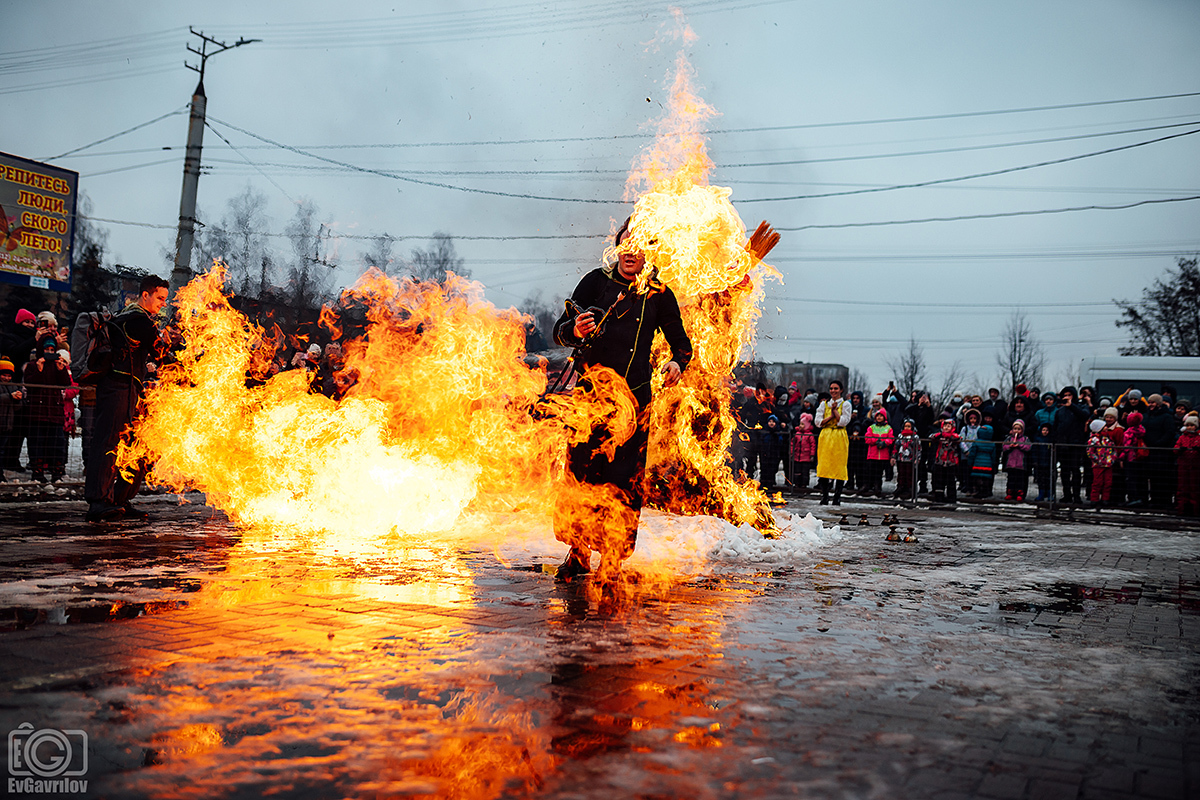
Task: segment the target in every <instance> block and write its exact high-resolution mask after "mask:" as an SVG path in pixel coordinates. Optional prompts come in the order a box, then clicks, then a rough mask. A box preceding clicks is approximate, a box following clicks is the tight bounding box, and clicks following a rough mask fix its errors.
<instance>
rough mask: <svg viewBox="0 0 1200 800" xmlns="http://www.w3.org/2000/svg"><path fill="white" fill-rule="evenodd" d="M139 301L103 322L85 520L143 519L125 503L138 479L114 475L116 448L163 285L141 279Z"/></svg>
mask: <svg viewBox="0 0 1200 800" xmlns="http://www.w3.org/2000/svg"><path fill="white" fill-rule="evenodd" d="M140 289H141V294H140V295H139V297H138V301H137V302H136V303H133V304H131V305H129V306H128V307H126V308H125V310H123V311H122V312H121V313H119V314H117V315H116V316H115V317H113V318H112V319H111V320H109V322H108V332H109V341H110V343H111V345H112V366H111V367H110V368H109V369H108V370H107V371H106V372H105V374H104V375H103V377H101V378H100V380H99V382H98V383H97V384H96V414H95V419H94V423H93V424H94V429H93V432H92V448H91V449H92V452H91V453H90V454H89V458H88V462H87V464H85V465H84V469H85V472H84V486H83V497H84V499H85V500H87V501H88V511H87V519H88V521H89V522H99V521H101V520H113V519H119V518H121V517H122V516H130V517H142V516H145V512H142V511H138V510H137V509H135V508H134V507H133V506H132V505H130V501H131V500H132V499H133V498H134V497H135V496H136V495H137V493H138V491H139V490H140V489H141V484H142V481H141V476H140V475H136V476H134V479H133V480H132V481H128V480H126V479H125V478H124V477H123V476H122V475H120V473H118V472H117V469H116V463H117V453H116V450H117V444H118V442H120V440H121V432H122V431H124V430H125V427H126V426H127V425H129V423H131V422H133V420H134V417H135V415H136V413H137V407H138V401H139V400H141V398H142V394H143V391H144V390H143V386H142V384H143V382H144V381H145V380H146V362H147V361H149V360H150V356H151V354H152V353H153V352H154V346H155V344H156V343H157V342H158V337H159V332H158V326H157V325H156V324H155V322H154V317H155V316H157V315H158V313H159V312H160V311H162V309H163V306H165V305H166V304H167V282H166V281H165V280H163V279H162V278H160V277H158V276H157V275H148V276H146V277H145V278H143V279H142V284H141V287H140Z"/></svg>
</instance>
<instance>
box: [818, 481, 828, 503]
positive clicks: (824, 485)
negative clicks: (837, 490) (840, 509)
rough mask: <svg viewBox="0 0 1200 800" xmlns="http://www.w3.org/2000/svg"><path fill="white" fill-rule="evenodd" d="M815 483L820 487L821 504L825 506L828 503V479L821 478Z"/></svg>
mask: <svg viewBox="0 0 1200 800" xmlns="http://www.w3.org/2000/svg"><path fill="white" fill-rule="evenodd" d="M817 483H818V484H819V485H820V487H821V505H823V506H827V505H829V479H828V478H821V480H819V481H817Z"/></svg>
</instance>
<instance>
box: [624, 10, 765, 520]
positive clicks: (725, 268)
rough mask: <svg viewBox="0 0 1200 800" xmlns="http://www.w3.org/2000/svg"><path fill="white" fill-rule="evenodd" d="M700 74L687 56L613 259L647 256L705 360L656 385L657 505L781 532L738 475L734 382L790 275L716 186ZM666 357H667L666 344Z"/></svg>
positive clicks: (640, 163)
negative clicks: (761, 248) (766, 298)
mask: <svg viewBox="0 0 1200 800" xmlns="http://www.w3.org/2000/svg"><path fill="white" fill-rule="evenodd" d="M676 19H677V21H678V24H679V25H680V31H679V38H681V39H682V40H683V42H684V43H685V44H688V43H690V42H692V41H694V40H695V34H693V33H692V31H691V29H690V28H688V27H687V26H686V24H685V23H683V21H682V17H681V15H680V14H679V13H678V12H676ZM691 76H692V69H691V65H690V64H689V63H688V60H687V58H686V56H685V54H684V53H683V52H682V51H681V52H680V53H679V55H678V57H677V59H676V68H675V77H674V81H673V84H672V87H671V99H670V101H669V102H668V104H667V106H666V113H665V114H664V116H663V117H662V119H660V120H659V121H658V122H657V135H656V137H655V141H654V143H653V144H652V145H650V146H649V147H647V148H646V150H645V151H644V152H643V153H642V154H641V155H640V156H639V157H638V159H637V160H636V161H635V162H634V167H633V170H632V171H631V173H630V176H629V180H628V181H627V183H626V195H627V197H628V196H631V195H632V196H636V202H635V204H634V211H633V215H632V217H631V219H630V226H629V234H628V235H627V236H626V237H625V238H624V239H623V240H622V242H621V245H620V247H611V248H609V250H608V251H607V252H606V254H605V255H606V257H609V258H612V257H615V256H616V255H618V254H619V253H623V252H641V253H643V254H644V255H645V257H646V265H647V266H646V269H645V270H644V271H643V272H642V274H641V275H640V276H639V279H638V280H639V286H640V288H642V289H643V290H646V289H648V288H650V287H651V286H652V285H653V284H654V283H661V284H664V285H666V286H668V287H670V288H671V290H672V291H673V292H674V293H675V295H676V296H677V297H678V299H679V302H680V308H681V311H682V313H683V322H684V327H685V328H686V329H687V332H688V335H689V337H690V338H691V340H692V345H693V347H694V350H695V356H694V359H693V361H692V364H691V366H690V367H689V368H688V370H687V372H686V373H685V377H684V381H683V383H682V384H681V385H680V386H677V387H672V388H670V389H666V390H663V389H661V387H659V386H656V387H655V388H656V389H658V390H659V391H657V392H656V393H655V397H654V402H653V406H652V421H653V422H652V425H651V431H652V434H651V436H652V438H651V450H650V460H649V469H648V471H649V474H650V476H651V492H650V494H649V497H650V499H651V500H652V502H655V503H657V504H659V505H661V506H663V507H665V508H667V509H669V510H672V511H676V512H679V513H685V514H697V513H708V514H715V515H717V516H721V517H724V518H725V519H728V520H729V521H730V522H733V523H734V524H741V523H743V522H749V523H751V524H752V525H754V526H755V527H757V528H759V529H760V530H763V531H764V532H767V531H770V530H771V529H772V528H773V520H772V517H771V514H770V508H769V505H768V503H767V498H766V497H765V495H764V494H763V492H762V490H761V489H759V487H758V485H757V484H755V483H753V482H748V481H744V480H738V479H737V478H736V477H735V476H733V475H732V474H731V472H730V469H729V466H728V452H729V445H730V442H731V440H732V437H733V436H734V435H735V432H736V427H735V420H734V417H733V413H732V410H731V408H730V397H729V389H728V379H729V377H730V376H731V375H732V372H733V368H734V366H735V365H736V364H737V362H738V360H739V359H740V358H741V357H742V355H743V353H745V352H746V351H747V350H748V348H749V347H750V345H752V344H753V340H754V332H755V325H756V323H757V322H758V319H759V317H760V316H761V315H762V312H761V308H760V303H761V301H762V297H763V289H762V285H763V282H764V280H766V279H767V278H769V277H773V278H779V277H780V275H779V272H778V271H777V270H775V269H774V268H773V267H771V266H770V265H768V264H765V263H763V262H762V261H760V260H759V259H758V258H756V257H755V256H754V255H753V254H752V253H751V252H750V251H749V250H748V249H747V247H746V244H747V239H746V226H745V225H744V224H743V223H742V220H741V217H739V216H738V213H737V211H736V210H735V209H734V207H733V205H732V203H731V202H730V199H729V198H730V196H731V194H732V189H729V188H727V187H723V186H711V185H709V183H708V179H709V173H710V172H711V171H712V167H713V164H712V161H711V160H710V159H709V157H708V152H707V146H706V142H705V138H704V135H703V125H704V122H705V121H707V120H708V119H710V118H711V117H712V116H714V115H715V114H716V112H715V110H714V109H713V108H712V107H711V106H709V105H708V104H707V103H705V102H704V101H703V100H702V99H700V98H699V97H698V96H697V95H696V93H695V91H694V90H693V87H692V81H691ZM656 352H658V353H659V354H660V355H663V354H665V353H666V352H667V348H666V344H665V342H664V341H662V339H661V336H660V337H659V341H658V342H657V343H656Z"/></svg>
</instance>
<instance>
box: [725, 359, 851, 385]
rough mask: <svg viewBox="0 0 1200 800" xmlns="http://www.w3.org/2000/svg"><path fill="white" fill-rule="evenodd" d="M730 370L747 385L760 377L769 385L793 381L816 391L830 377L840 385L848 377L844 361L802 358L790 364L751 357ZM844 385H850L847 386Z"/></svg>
mask: <svg viewBox="0 0 1200 800" xmlns="http://www.w3.org/2000/svg"><path fill="white" fill-rule="evenodd" d="M733 374H734V375H735V376H736V377H737V378H738V379H739V380H741V381H742V383H744V384H746V385H747V386H753V385H755V384H756V383H758V382H759V381H762V382H763V383H765V384H766V385H767V388H768V389H770V388H773V387H775V386H790V385H791V383H792V381H795V382H796V383H797V384H798V385H799V386H800V390H801V391H803V390H805V389H816V390H817V391H818V392H820V391H824V390H826V389H828V388H829V382H830V381H832V380H839V381H841V382H842V385H844V386H845V385H846V384H847V382H848V381H849V380H850V368H849V367H847V366H845V365H844V364H806V363H805V362H803V361H793V362H792V363H790V364H786V363H783V362H774V363H767V362H763V361H751V362H749V363H747V364H744V365H742V366H740V367H737V368H736V369H734V371H733ZM846 388H847V390H849V389H850V387H849V386H846Z"/></svg>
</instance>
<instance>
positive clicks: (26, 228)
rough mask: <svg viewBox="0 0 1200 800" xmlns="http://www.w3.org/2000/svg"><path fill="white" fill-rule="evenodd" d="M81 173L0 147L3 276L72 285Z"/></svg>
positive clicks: (26, 282)
mask: <svg viewBox="0 0 1200 800" xmlns="http://www.w3.org/2000/svg"><path fill="white" fill-rule="evenodd" d="M78 196H79V173H78V172H72V171H71V170H68V169H60V168H59V167H52V166H50V165H49V164H42V163H40V162H37V161H30V160H29V159H27V158H21V157H19V156H13V155H9V154H8V153H0V281H4V282H6V283H16V284H20V285H22V286H32V287H34V288H36V289H50V290H52V291H56V292H69V291H71V243H72V241H73V239H74V233H75V201H76V199H77V198H78Z"/></svg>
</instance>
